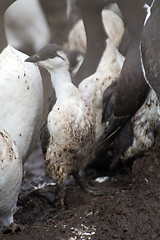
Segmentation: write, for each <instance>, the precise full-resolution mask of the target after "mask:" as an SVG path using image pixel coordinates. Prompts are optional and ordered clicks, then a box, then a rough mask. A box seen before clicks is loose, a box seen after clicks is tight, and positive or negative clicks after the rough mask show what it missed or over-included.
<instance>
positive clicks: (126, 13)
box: [117, 0, 146, 39]
mask: <svg viewBox="0 0 160 240" xmlns="http://www.w3.org/2000/svg"><path fill="white" fill-rule="evenodd" d="M117 4H118V7H119V8H120V10H121V13H122V15H123V18H124V23H125V26H126V27H127V29H128V31H129V33H130V35H131V36H133V38H134V39H135V38H138V39H139V38H140V36H141V32H142V28H143V24H144V20H145V16H146V9H145V8H144V1H143V0H134V1H133V0H124V1H120V0H118V1H117Z"/></svg>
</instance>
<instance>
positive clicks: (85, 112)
mask: <svg viewBox="0 0 160 240" xmlns="http://www.w3.org/2000/svg"><path fill="white" fill-rule="evenodd" d="M26 61H27V62H33V63H37V64H38V65H40V66H42V67H44V68H46V69H47V70H48V72H49V73H50V75H51V82H52V85H53V88H54V89H55V93H56V98H57V100H56V103H55V105H54V106H53V108H52V110H51V111H50V113H49V115H48V119H47V125H46V128H45V132H43V134H42V149H43V152H44V154H45V162H46V168H47V171H48V173H49V174H50V175H51V177H52V178H53V179H54V180H55V181H56V183H57V185H58V186H60V191H59V195H60V202H61V204H62V205H64V190H65V182H66V180H67V178H68V176H69V175H74V177H76V176H77V174H76V173H77V172H79V171H80V170H83V169H84V167H85V166H86V165H87V163H88V162H89V160H90V157H91V154H92V152H93V148H94V141H95V130H94V128H95V117H94V111H93V109H92V105H91V104H90V103H89V102H88V101H87V100H85V99H84V98H83V97H82V94H81V92H80V91H79V89H78V88H77V87H75V86H74V85H73V83H72V81H71V77H70V73H69V61H68V58H67V55H66V54H65V53H64V51H63V50H62V48H61V47H60V46H58V45H56V44H49V45H47V46H45V47H44V48H42V49H41V50H40V51H39V52H38V53H37V54H35V55H33V56H31V57H29V58H28V59H26Z"/></svg>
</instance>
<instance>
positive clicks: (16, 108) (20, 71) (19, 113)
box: [0, 2, 43, 161]
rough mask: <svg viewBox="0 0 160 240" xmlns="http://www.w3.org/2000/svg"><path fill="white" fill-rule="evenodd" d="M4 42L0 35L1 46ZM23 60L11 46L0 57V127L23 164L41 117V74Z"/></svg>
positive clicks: (37, 132)
mask: <svg viewBox="0 0 160 240" xmlns="http://www.w3.org/2000/svg"><path fill="white" fill-rule="evenodd" d="M4 4H5V2H4ZM5 10H6V9H4V11H5ZM4 11H3V12H2V13H1V14H0V18H1V19H0V20H1V22H2V25H3V20H4V19H3V17H4ZM23 11H25V9H24V10H23ZM1 32H2V33H3V29H2V31H1ZM5 40H6V39H5V36H4V35H3V34H2V35H1V41H2V43H3V42H5ZM0 47H1V46H0ZM27 57H28V56H27V55H26V54H24V53H22V52H20V51H18V50H16V49H15V48H13V47H12V46H11V45H8V46H7V47H6V48H5V49H4V50H3V51H2V53H1V54H0V109H1V111H0V126H1V127H2V128H3V129H5V130H6V131H7V132H8V133H9V134H10V136H11V138H12V139H13V140H14V141H15V142H16V145H17V147H18V149H19V152H20V154H21V157H22V159H23V161H25V160H26V158H27V157H28V155H29V154H30V152H31V150H32V148H33V147H34V143H36V141H37V138H38V134H39V130H40V127H41V121H42V114H43V86H42V78H41V74H40V71H39V69H38V67H37V66H35V65H31V64H28V63H26V62H24V61H25V59H26V58H27Z"/></svg>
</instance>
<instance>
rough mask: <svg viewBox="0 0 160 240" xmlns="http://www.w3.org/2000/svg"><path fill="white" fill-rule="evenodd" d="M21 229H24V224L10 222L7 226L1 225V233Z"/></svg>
mask: <svg viewBox="0 0 160 240" xmlns="http://www.w3.org/2000/svg"><path fill="white" fill-rule="evenodd" d="M23 229H24V226H21V225H18V224H16V223H14V222H12V223H11V225H10V226H9V227H2V229H1V232H2V233H3V234H8V233H17V232H21V231H22V230H23Z"/></svg>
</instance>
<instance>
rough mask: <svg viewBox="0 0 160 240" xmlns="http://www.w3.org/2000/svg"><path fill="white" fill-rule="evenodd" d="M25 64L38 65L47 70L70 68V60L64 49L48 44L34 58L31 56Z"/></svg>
mask: <svg viewBox="0 0 160 240" xmlns="http://www.w3.org/2000/svg"><path fill="white" fill-rule="evenodd" d="M25 62H32V63H37V64H38V65H39V66H42V67H44V68H46V69H47V70H54V69H57V68H62V67H67V68H69V60H68V58H67V55H66V53H65V52H64V51H63V49H62V48H61V47H60V46H59V45H57V44H48V45H46V46H45V47H43V48H41V49H40V51H38V52H37V53H36V54H34V55H33V56H30V57H29V58H27V59H26V60H25Z"/></svg>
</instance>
